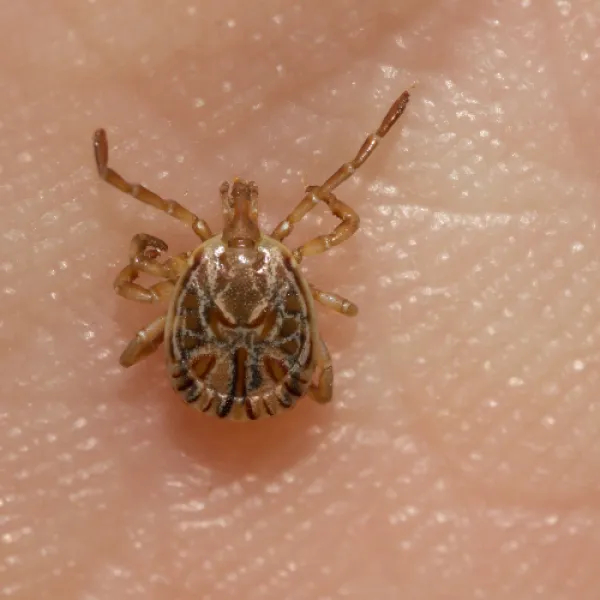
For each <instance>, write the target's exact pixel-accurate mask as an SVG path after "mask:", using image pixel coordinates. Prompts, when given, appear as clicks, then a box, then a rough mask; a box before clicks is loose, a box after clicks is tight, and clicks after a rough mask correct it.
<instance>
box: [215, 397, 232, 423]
mask: <svg viewBox="0 0 600 600" xmlns="http://www.w3.org/2000/svg"><path fill="white" fill-rule="evenodd" d="M233 401H234V399H233V397H232V396H227V398H225V399H224V400H221V402H219V406H218V407H217V417H220V418H221V419H224V418H225V417H227V415H228V414H229V413H230V412H231V409H232V408H233Z"/></svg>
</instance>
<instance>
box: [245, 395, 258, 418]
mask: <svg viewBox="0 0 600 600" xmlns="http://www.w3.org/2000/svg"><path fill="white" fill-rule="evenodd" d="M244 406H245V407H246V415H247V417H248V418H249V419H250V420H251V421H255V420H256V418H257V415H256V413H255V412H254V409H253V408H252V401H251V400H250V398H248V396H246V398H245V400H244Z"/></svg>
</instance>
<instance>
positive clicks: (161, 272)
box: [114, 233, 183, 302]
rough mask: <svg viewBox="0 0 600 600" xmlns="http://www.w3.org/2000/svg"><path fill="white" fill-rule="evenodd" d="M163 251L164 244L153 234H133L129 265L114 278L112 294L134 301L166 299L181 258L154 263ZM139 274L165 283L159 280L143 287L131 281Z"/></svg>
mask: <svg viewBox="0 0 600 600" xmlns="http://www.w3.org/2000/svg"><path fill="white" fill-rule="evenodd" d="M167 250H168V246H167V244H166V243H165V242H163V241H162V240H161V239H159V238H157V237H154V236H153V235H149V234H147V233H138V234H136V235H134V236H133V239H132V240H131V243H130V245H129V264H128V265H127V266H126V267H124V268H123V269H122V270H121V272H120V273H119V274H118V275H117V277H116V279H115V282H114V289H115V292H116V293H117V294H119V295H120V296H123V297H124V298H127V299H128V300H135V301H137V302H159V301H161V300H168V299H169V298H170V297H171V294H172V292H173V289H174V287H175V283H176V282H177V280H178V279H179V275H180V273H181V271H180V269H181V268H183V267H182V264H181V262H177V261H178V260H181V257H175V258H171V259H169V260H168V261H167V262H166V263H161V262H158V260H157V258H158V257H159V256H160V255H161V254H162V253H163V252H166V251H167ZM142 273H146V274H148V275H153V276H154V277H159V278H161V279H163V280H165V281H159V282H158V283H156V284H154V285H152V286H151V287H150V288H146V287H144V286H141V285H140V284H138V283H136V282H135V281H136V279H137V278H138V277H139V276H140V274H142Z"/></svg>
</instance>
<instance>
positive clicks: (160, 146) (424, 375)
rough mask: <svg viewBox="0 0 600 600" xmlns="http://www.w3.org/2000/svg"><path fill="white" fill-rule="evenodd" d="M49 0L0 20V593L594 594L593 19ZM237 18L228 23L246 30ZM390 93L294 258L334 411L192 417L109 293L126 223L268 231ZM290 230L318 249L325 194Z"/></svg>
mask: <svg viewBox="0 0 600 600" xmlns="http://www.w3.org/2000/svg"><path fill="white" fill-rule="evenodd" d="M149 6H150V5H149V3H148V2H142V0H131V1H130V2H127V3H123V2H118V1H117V0H105V1H103V2H96V3H92V2H90V3H81V2H79V1H78V0H63V1H62V2H52V3H47V4H46V5H41V4H40V3H34V2H32V1H29V2H25V1H24V2H20V3H8V2H7V3H4V5H3V6H2V7H1V8H0V11H1V12H0V14H1V18H0V28H1V29H2V35H1V36H0V48H1V56H2V59H1V60H2V67H3V68H2V69H1V74H0V78H1V79H0V81H1V82H2V91H3V93H2V94H1V95H0V106H1V111H0V121H1V122H2V129H1V131H2V136H1V139H0V145H1V146H0V147H1V150H0V152H1V154H0V164H1V172H0V186H1V188H2V201H1V203H0V215H1V222H2V229H3V231H2V236H1V237H0V282H1V286H0V289H1V290H2V294H1V295H0V339H1V345H0V352H1V357H2V363H1V364H2V368H1V370H0V386H1V387H0V391H1V392H2V393H1V396H0V403H1V405H0V415H1V420H0V423H1V430H0V474H1V479H0V591H1V592H2V593H0V595H3V597H9V598H18V599H28V600H29V599H36V600H43V599H46V598H49V599H57V598H65V599H66V598H68V599H71V598H72V599H78V600H105V599H106V600H121V599H126V598H143V599H145V600H147V599H151V600H154V599H156V600H162V599H174V598H177V599H181V600H186V599H198V598H202V599H205V600H209V599H219V600H220V599H228V598H243V599H245V600H255V599H256V600H258V599H261V600H263V599H270V598H273V599H282V598H285V599H286V600H304V599H310V600H315V599H317V600H325V599H336V598H349V599H353V600H354V599H371V598H376V599H378V600H396V599H400V598H411V599H413V600H418V599H424V600H435V599H438V598H440V599H442V598H443V599H446V598H449V599H459V598H460V599H461V600H468V599H477V600H479V599H482V600H483V599H485V600H500V599H504V598H511V599H515V598H516V599H523V600H524V599H530V598H535V597H539V598H544V599H545V600H558V599H563V598H564V599H573V598H577V599H578V600H587V599H593V600H597V598H598V591H597V590H598V586H599V584H600V581H599V580H600V572H599V571H598V569H597V565H598V556H599V555H600V516H599V514H598V507H597V505H598V500H599V499H600V487H599V485H598V481H599V479H600V475H599V473H600V445H599V443H598V430H599V426H600V416H599V409H600V369H599V367H598V361H599V360H600V341H599V340H600V301H599V299H598V298H599V296H600V295H599V293H598V289H599V287H600V242H599V236H598V231H597V221H598V216H599V215H600V203H599V196H600V194H599V192H600V190H599V180H600V177H599V168H598V150H599V142H598V139H599V135H598V131H599V129H600V108H599V107H600V78H599V77H598V73H599V72H600V71H599V69H600V64H599V58H598V56H599V53H598V47H597V43H596V42H597V39H598V24H599V23H600V4H599V3H598V2H594V1H593V0H590V1H587V2H586V1H584V0H580V1H579V2H577V3H573V4H569V3H567V2H558V1H557V2H544V3H541V2H532V3H527V2H516V1H515V2H513V1H502V2H492V1H480V2H471V1H464V2H452V1H434V0H429V1H421V2H402V3H401V2H397V1H392V0H389V1H384V0H379V1H371V2H368V3H367V2H364V3H357V2H351V1H349V0H348V1H332V2H315V1H314V0H307V1H306V2H303V3H298V4H297V5H292V4H291V3H286V2H275V1H272V0H265V1H264V2H261V3H252V4H251V3H244V4H242V3H235V2H215V1H213V0H204V1H202V2H201V1H200V0H189V1H187V2H176V1H172V2H163V3H160V6H159V3H155V6H154V7H153V8H152V10H148V7H149ZM245 10H246V11H247V13H246V12H244V11H245ZM414 82H416V86H415V87H414V89H413V90H412V99H411V102H410V104H409V106H408V109H407V111H406V113H405V115H404V116H403V117H402V120H401V121H400V122H399V123H398V124H397V125H396V126H395V128H394V129H392V131H391V132H390V133H389V135H388V137H387V138H386V139H385V140H384V142H383V143H382V144H381V147H380V148H379V149H378V150H377V151H376V153H375V155H374V156H373V157H372V159H370V160H369V162H368V163H367V165H366V166H365V167H364V168H363V169H361V170H360V171H359V172H358V173H357V174H356V176H355V177H354V179H353V180H352V181H351V182H348V183H346V184H344V185H343V186H342V187H341V188H340V189H339V190H338V192H339V196H340V197H341V198H343V199H344V200H345V201H346V202H348V203H349V204H350V205H351V206H353V207H354V208H355V210H356V211H357V212H358V213H359V214H360V216H361V220H362V225H361V229H360V231H359V232H358V233H357V234H356V235H355V236H354V237H353V238H352V239H351V240H349V241H348V242H346V243H345V244H344V245H343V246H341V247H339V248H336V249H335V250H333V251H331V252H329V253H326V254H323V255H321V256H318V257H314V258H310V259H307V260H306V261H305V272H306V275H307V277H308V278H309V280H310V281H311V282H313V283H314V284H315V285H317V286H319V287H322V288H324V289H327V290H328V291H333V292H337V293H340V294H343V295H344V296H347V297H348V298H350V299H351V300H353V301H354V302H356V303H357V304H358V305H359V307H360V313H359V315H358V316H357V317H356V318H354V319H349V318H345V317H343V316H340V315H338V314H335V313H332V312H328V311H326V310H321V308H319V309H318V314H319V319H320V323H321V330H322V332H323V337H324V339H325V340H326V342H327V344H328V346H329V348H330V350H331V353H332V357H333V364H334V369H335V373H336V383H335V393H334V400H333V402H332V403H331V404H330V405H327V406H318V405H316V404H315V403H313V402H311V401H310V400H308V399H306V400H303V401H302V402H300V404H299V405H298V407H297V408H296V409H295V410H293V411H288V412H287V413H286V414H285V415H282V416H278V417H277V418H274V419H268V420H264V421H260V422H256V423H242V424H239V423H231V422H227V421H219V420H217V419H215V418H210V417H207V416H205V415H202V414H200V413H197V412H195V411H193V410H191V409H190V408H189V407H187V406H185V405H184V404H183V403H182V402H181V400H180V398H179V397H178V396H177V395H176V394H175V393H174V392H172V391H171V389H170V387H169V383H168V380H167V376H166V372H165V366H164V358H163V354H162V352H160V351H159V352H157V353H156V355H154V356H152V357H151V358H149V359H148V360H146V361H144V362H143V363H140V364H139V365H137V366H135V367H134V368H131V369H129V370H125V369H122V368H121V367H120V366H119V364H118V357H119V354H120V352H121V351H122V350H123V348H124V347H125V345H126V343H127V341H128V340H129V339H131V337H132V336H133V335H134V333H135V331H136V330H137V329H138V328H139V327H141V326H143V325H145V324H147V323H149V322H150V321H151V320H152V319H153V318H155V317H156V316H158V315H160V314H161V313H162V312H163V311H164V307H163V306H147V305H141V304H136V303H133V302H129V301H127V300H124V299H123V298H120V297H118V296H116V295H115V294H114V292H113V290H112V280H113V279H114V277H115V275H116V273H117V272H118V270H119V268H121V267H122V266H123V265H124V264H125V263H126V256H127V248H128V244H129V240H130V239H131V237H132V236H133V235H134V234H135V233H138V232H145V233H151V234H153V235H157V236H159V237H160V238H162V239H164V240H166V241H167V242H168V243H169V244H170V249H171V250H172V251H173V252H180V251H183V250H186V249H190V248H192V247H194V244H197V243H198V240H197V238H195V236H194V235H193V233H192V232H191V231H188V230H186V229H185V227H184V226H183V225H182V224H180V223H178V222H176V221H174V220H172V219H170V218H169V217H168V216H166V215H163V214H160V213H158V212H157V211H153V210H152V209H151V208H149V207H145V206H143V205H141V204H140V203H138V202H136V201H135V200H134V199H132V198H129V197H126V196H124V195H122V194H119V193H118V192H117V191H115V190H113V189H111V188H109V187H108V186H107V185H106V184H104V183H102V182H99V180H98V176H97V173H96V171H95V167H94V164H93V156H92V147H91V136H92V132H93V130H94V129H95V128H96V127H99V126H104V127H106V128H107V130H108V134H109V145H110V148H111V156H110V161H111V166H113V167H114V168H116V169H118V170H119V171H120V172H121V173H122V174H123V175H125V176H127V177H128V178H129V179H131V180H133V181H142V182H143V183H145V184H146V185H147V186H148V187H150V188H152V189H154V190H155V191H157V192H159V193H161V194H163V195H165V196H166V197H172V198H176V199H178V200H179V201H181V202H182V203H184V204H185V205H186V206H188V207H190V208H191V209H192V210H194V211H196V212H197V213H198V214H199V215H200V216H202V217H203V218H205V219H207V220H208V221H209V223H210V224H211V226H212V227H213V229H214V230H218V228H219V226H220V223H221V219H220V207H219V200H218V186H219V184H220V183H221V181H222V180H225V179H231V178H232V177H234V176H240V177H245V178H253V179H254V180H256V182H257V183H258V185H259V186H260V190H261V196H260V206H261V224H263V225H264V226H265V228H266V230H269V228H272V227H273V226H274V225H275V224H276V223H277V222H278V221H279V220H280V219H281V218H282V217H284V216H285V215H286V214H287V213H288V212H289V211H290V210H291V208H292V207H293V206H294V205H295V203H296V202H297V201H299V199H300V198H301V195H302V189H303V186H304V185H306V184H317V183H319V182H321V181H323V180H324V179H325V178H326V177H327V176H328V175H330V174H331V172H333V170H334V169H335V168H337V167H338V166H339V164H340V163H341V162H343V161H344V160H348V159H349V158H351V157H352V155H353V154H354V152H355V151H356V150H357V149H358V147H359V145H360V143H361V142H362V139H363V138H364V136H365V135H366V133H367V132H368V131H370V130H372V129H374V128H375V127H376V126H377V125H378V123H379V121H380V119H381V118H382V117H383V115H384V114H385V111H386V110H387V108H388V106H389V105H390V104H391V102H392V101H393V100H394V99H395V98H396V96H398V95H399V94H400V93H401V92H402V91H403V90H404V89H406V88H407V87H408V86H410V85H411V84H413V83H414ZM314 212H315V215H314V216H312V217H311V218H308V219H307V220H306V223H304V224H303V225H302V226H300V227H298V229H297V231H296V232H295V233H294V235H293V237H292V238H290V239H291V243H296V244H297V243H298V242H300V241H303V240H306V239H309V237H310V236H311V235H314V234H315V233H322V232H326V231H328V230H330V229H331V227H332V226H333V225H334V224H335V219H333V218H331V217H330V216H326V215H325V210H324V208H323V207H320V208H318V209H316V210H315V211H314Z"/></svg>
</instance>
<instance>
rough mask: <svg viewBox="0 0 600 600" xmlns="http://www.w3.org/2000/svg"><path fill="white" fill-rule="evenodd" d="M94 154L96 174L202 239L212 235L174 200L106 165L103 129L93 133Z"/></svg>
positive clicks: (105, 140) (202, 223)
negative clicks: (132, 180)
mask: <svg viewBox="0 0 600 600" xmlns="http://www.w3.org/2000/svg"><path fill="white" fill-rule="evenodd" d="M94 155H95V157H96V166H97V167H98V174H99V175H100V177H102V179H104V181H106V182H107V183H109V184H110V185H112V186H114V187H116V188H117V189H118V190H121V191H122V192H124V193H125V194H129V195H130V196H133V197H134V198H136V199H137V200H139V201H140V202H143V203H144V204H149V205H150V206H154V208H157V209H158V210H161V211H163V212H165V213H167V214H168V215H171V216H172V217H174V218H175V219H178V220H179V221H182V222H183V223H185V224H186V225H189V226H190V227H191V228H192V230H193V231H194V233H195V234H196V235H197V236H198V237H199V238H200V239H202V240H203V241H206V240H207V239H209V238H211V237H212V232H211V231H210V227H209V226H208V224H207V223H206V221H204V220H203V219H200V218H199V217H197V216H196V215H195V214H194V213H192V212H191V211H189V210H188V209H187V208H185V207H184V206H182V205H181V204H179V202H176V201H175V200H165V199H164V198H161V197H160V196H159V195H158V194H155V193H154V192H152V191H151V190H149V189H148V188H145V187H144V186H143V185H139V184H137V183H129V182H128V181H126V180H125V179H123V177H121V175H119V174H118V173H117V172H116V171H114V170H113V169H111V168H110V167H109V166H108V141H107V138H106V132H105V131H104V129H98V130H97V131H96V132H95V133H94Z"/></svg>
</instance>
